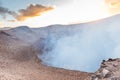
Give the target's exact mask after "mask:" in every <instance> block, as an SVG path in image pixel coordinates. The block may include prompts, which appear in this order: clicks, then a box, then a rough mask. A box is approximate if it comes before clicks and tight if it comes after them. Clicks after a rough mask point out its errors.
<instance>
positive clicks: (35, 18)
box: [0, 0, 120, 27]
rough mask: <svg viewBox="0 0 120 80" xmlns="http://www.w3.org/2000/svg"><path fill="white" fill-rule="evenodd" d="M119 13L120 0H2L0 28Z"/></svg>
mask: <svg viewBox="0 0 120 80" xmlns="http://www.w3.org/2000/svg"><path fill="white" fill-rule="evenodd" d="M119 12H120V0H14V1H13V0H0V27H16V26H22V25H27V26H30V27H43V26H48V25H53V24H75V23H82V22H89V21H94V20H98V19H101V18H106V17H109V16H111V15H114V14H118V13H119Z"/></svg>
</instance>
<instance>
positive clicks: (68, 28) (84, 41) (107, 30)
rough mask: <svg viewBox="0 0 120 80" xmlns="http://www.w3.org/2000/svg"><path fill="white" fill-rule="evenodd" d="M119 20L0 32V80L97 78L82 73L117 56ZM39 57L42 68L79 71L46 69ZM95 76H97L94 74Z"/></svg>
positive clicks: (118, 17)
mask: <svg viewBox="0 0 120 80" xmlns="http://www.w3.org/2000/svg"><path fill="white" fill-rule="evenodd" d="M119 21H120V15H116V16H113V17H110V18H107V19H103V20H99V21H95V22H90V23H83V24H75V25H51V26H48V27H42V28H29V27H26V26H20V27H16V28H11V29H8V30H0V79H3V80H5V79H10V80H20V79H22V80H34V79H35V80H36V79H37V80H41V79H42V80H56V78H57V80H91V79H92V78H96V76H92V77H90V75H91V74H90V73H84V72H81V71H85V72H91V71H95V70H96V69H97V68H98V67H99V65H100V63H101V61H102V60H103V59H108V58H110V57H113V58H114V57H120V56H119V54H117V53H119V51H120V48H119V40H120V38H119V35H120V28H119V26H120V22H119ZM103 44H104V45H103ZM114 51H115V55H114V56H113V53H112V52H114ZM111 54H112V56H111ZM116 54H117V55H116ZM81 56H82V57H81ZM38 57H39V59H40V60H42V62H43V64H45V65H50V66H54V67H60V68H65V69H72V70H79V71H69V70H65V69H58V68H52V67H50V66H45V65H43V64H41V62H40V63H38V62H37V61H36V60H38ZM116 61H117V60H116ZM58 63H59V64H58ZM63 64H65V65H64V66H63ZM96 64H97V66H96ZM113 64H114V63H113ZM84 65H85V66H84ZM81 66H82V67H81ZM86 66H89V67H86ZM96 67H97V68H96ZM118 72H119V71H118ZM95 74H96V75H97V72H96V73H95ZM116 74H117V73H116ZM46 76H47V77H46ZM118 76H119V75H118ZM100 79H101V78H100Z"/></svg>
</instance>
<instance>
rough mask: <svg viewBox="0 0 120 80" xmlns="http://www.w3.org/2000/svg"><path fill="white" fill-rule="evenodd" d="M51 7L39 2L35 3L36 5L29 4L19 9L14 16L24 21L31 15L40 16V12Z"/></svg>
mask: <svg viewBox="0 0 120 80" xmlns="http://www.w3.org/2000/svg"><path fill="white" fill-rule="evenodd" d="M52 9H53V7H46V6H43V5H39V4H36V5H33V4H31V5H29V6H28V7H27V8H26V9H21V10H19V14H15V15H14V17H15V18H16V19H17V20H18V21H24V20H26V19H28V18H31V17H36V16H40V15H41V14H42V13H44V12H46V11H49V10H52Z"/></svg>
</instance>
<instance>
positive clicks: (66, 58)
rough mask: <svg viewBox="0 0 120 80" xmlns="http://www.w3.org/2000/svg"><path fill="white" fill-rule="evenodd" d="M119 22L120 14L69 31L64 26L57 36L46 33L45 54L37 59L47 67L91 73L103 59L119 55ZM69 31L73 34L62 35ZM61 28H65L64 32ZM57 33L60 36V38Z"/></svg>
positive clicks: (119, 56) (118, 56)
mask: <svg viewBox="0 0 120 80" xmlns="http://www.w3.org/2000/svg"><path fill="white" fill-rule="evenodd" d="M119 21H120V15H118V16H115V17H111V18H109V19H106V20H101V21H98V22H95V23H87V24H79V25H74V26H73V28H72V29H71V30H70V28H69V27H70V26H69V27H68V28H67V29H65V28H64V27H63V29H61V30H60V32H59V31H58V33H59V34H58V35H55V33H53V34H52V33H49V36H48V38H47V39H46V46H47V47H46V48H45V49H44V53H45V54H42V55H40V56H39V58H40V59H41V60H42V61H43V63H44V64H47V65H50V66H54V67H60V68H65V69H71V70H80V71H86V72H94V71H96V70H97V69H98V68H99V67H100V64H101V62H102V60H107V59H108V58H120V37H119V36H120V23H119ZM60 27H61V26H60ZM59 29H60V28H59ZM55 30H56V29H55ZM69 30H70V34H72V35H67V36H64V34H68V31H69ZM62 31H63V32H64V31H65V32H64V34H63V32H62ZM60 33H61V35H62V37H59V35H60ZM56 34H57V33H56Z"/></svg>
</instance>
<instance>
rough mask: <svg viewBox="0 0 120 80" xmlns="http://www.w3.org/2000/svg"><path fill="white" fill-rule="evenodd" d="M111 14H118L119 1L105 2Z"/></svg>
mask: <svg viewBox="0 0 120 80" xmlns="http://www.w3.org/2000/svg"><path fill="white" fill-rule="evenodd" d="M105 1H106V3H107V4H108V7H109V11H110V12H111V13H112V14H119V13H120V0H105Z"/></svg>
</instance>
